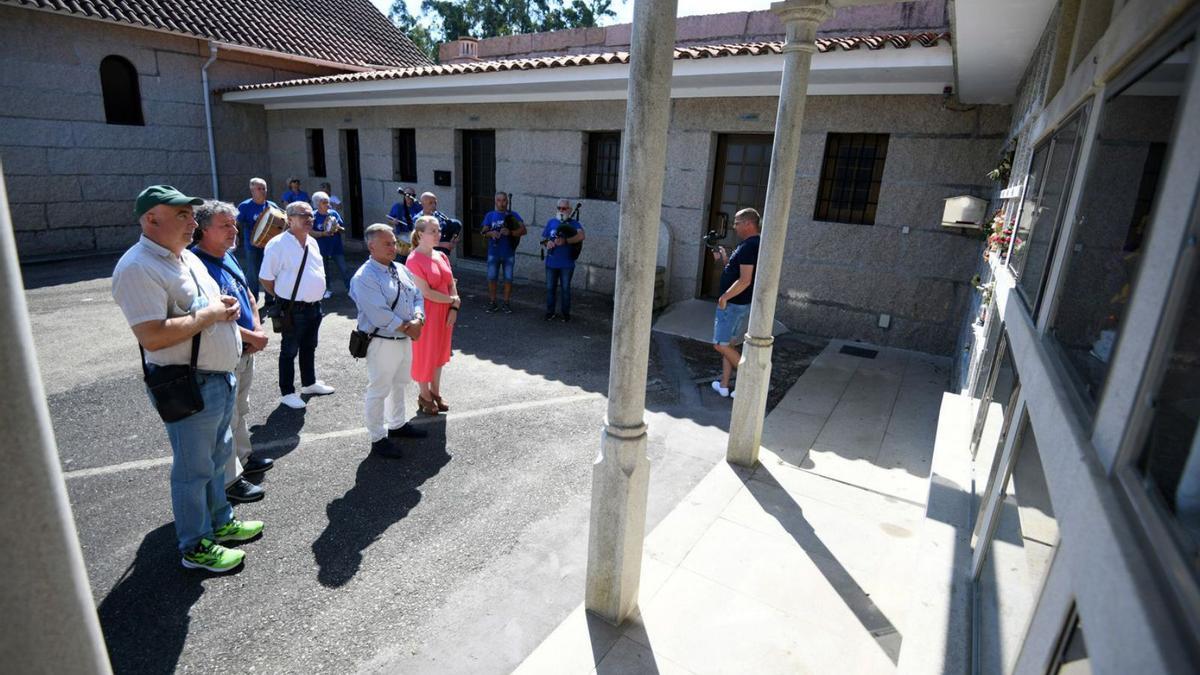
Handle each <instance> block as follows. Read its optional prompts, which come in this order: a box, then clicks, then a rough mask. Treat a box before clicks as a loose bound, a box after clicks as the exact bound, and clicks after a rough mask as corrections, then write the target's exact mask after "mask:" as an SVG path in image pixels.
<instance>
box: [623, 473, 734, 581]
mask: <svg viewBox="0 0 1200 675" xmlns="http://www.w3.org/2000/svg"><path fill="white" fill-rule="evenodd" d="M749 473H750V472H749V471H747V470H746V469H742V468H740V467H735V466H732V465H730V464H726V463H725V462H721V463H719V464H717V465H716V466H715V467H713V469H712V471H710V472H709V473H708V475H707V476H705V477H704V479H703V480H701V481H700V483H699V484H698V485H697V486H696V488H695V489H694V490H692V491H691V492H690V493H688V495H687V496H686V497H684V499H683V501H681V502H680V503H679V505H678V506H676V507H675V508H674V509H673V510H672V511H671V513H670V514H669V515H667V517H666V518H664V519H663V522H662V523H660V524H659V526H658V527H656V528H654V530H653V531H652V532H651V533H650V534H649V535H648V536H647V537H646V543H645V548H644V549H643V550H644V552H645V555H646V556H648V557H651V558H654V559H655V560H657V561H658V562H660V563H663V564H665V565H669V566H671V567H676V566H678V565H679V564H680V563H681V562H683V559H684V558H686V557H687V554H688V552H689V551H691V550H692V547H693V546H695V545H696V542H698V541H700V537H702V536H704V532H705V531H706V530H708V528H709V527H711V526H712V524H713V523H714V522H716V520H717V518H718V517H720V515H721V512H722V511H723V510H724V509H725V506H726V505H727V504H728V503H729V500H730V499H733V497H734V496H735V495H737V494H738V493H739V492H741V491H742V489H743V483H744V480H746V479H747V478H748V476H749Z"/></svg>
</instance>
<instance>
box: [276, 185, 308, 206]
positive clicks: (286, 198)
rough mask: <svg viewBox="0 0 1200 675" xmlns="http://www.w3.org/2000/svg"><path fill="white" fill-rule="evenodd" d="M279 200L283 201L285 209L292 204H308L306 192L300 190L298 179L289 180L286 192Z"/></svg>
mask: <svg viewBox="0 0 1200 675" xmlns="http://www.w3.org/2000/svg"><path fill="white" fill-rule="evenodd" d="M281 199H283V205H284V207H286V206H287V205H288V204H291V203H292V202H304V203H305V204H308V199H309V197H308V193H307V192H305V191H304V190H301V189H300V179H299V178H289V179H288V189H287V192H285V193H283V197H281Z"/></svg>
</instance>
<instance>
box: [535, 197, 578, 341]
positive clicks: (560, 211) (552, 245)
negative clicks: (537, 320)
mask: <svg viewBox="0 0 1200 675" xmlns="http://www.w3.org/2000/svg"><path fill="white" fill-rule="evenodd" d="M556 213H557V215H556V216H555V217H554V218H551V219H550V220H549V221H548V222H547V223H546V227H545V229H543V230H542V246H545V247H546V320H547V321H552V320H554V319H555V318H558V319H559V320H560V321H562V322H563V323H566V322H568V321H570V320H571V277H572V276H574V275H575V258H573V257H572V252H571V249H572V244H581V243H583V239H584V236H585V235H584V233H583V225H582V224H580V222H579V221H578V220H575V219H574V218H572V217H571V202H570V201H568V200H566V199H560V200H558V207H557V211H556ZM562 225H568V226H570V227H573V228H575V234H574V235H572V236H570V237H564V236H561V235H562V234H563V233H560V232H559V231H558V228H559V227H560V226H562ZM559 288H561V289H562V300H561V303H562V305H561V306H562V313H561V314H555V313H554V296H555V292H556V291H557V290H558V289H559Z"/></svg>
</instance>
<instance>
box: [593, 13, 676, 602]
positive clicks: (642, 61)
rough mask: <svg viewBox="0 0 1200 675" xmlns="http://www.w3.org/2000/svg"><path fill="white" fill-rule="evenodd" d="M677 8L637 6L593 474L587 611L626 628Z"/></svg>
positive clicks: (638, 558)
mask: <svg viewBox="0 0 1200 675" xmlns="http://www.w3.org/2000/svg"><path fill="white" fill-rule="evenodd" d="M675 4H676V3H675V0H637V1H636V3H635V4H634V10H633V36H632V40H631V48H630V58H629V88H628V103H627V105H626V107H625V131H624V134H623V135H622V138H621V141H622V143H621V192H620V195H621V207H620V208H621V219H620V234H619V238H618V242H617V275H616V277H617V279H616V292H615V294H614V295H615V297H614V303H615V306H614V309H613V331H612V356H611V357H610V359H609V366H608V414H607V417H606V419H605V425H604V431H603V435H602V437H601V440H600V454H599V456H597V457H596V461H595V463H594V464H593V467H592V510H591V526H590V530H589V532H588V569H587V593H586V599H585V606H586V608H587V609H588V610H589V611H591V612H593V613H594V614H596V615H597V616H600V617H601V618H603V619H605V620H606V621H609V622H610V623H613V624H620V623H621V622H622V621H624V620H625V619H626V618H628V617H629V615H630V614H631V613H632V612H633V611H634V609H635V608H636V607H637V593H638V581H639V579H640V577H641V565H642V540H643V538H644V537H645V531H646V491H647V488H648V483H649V477H650V461H649V459H647V457H646V423H645V407H646V368H647V363H648V360H649V356H650V314H651V311H652V305H653V304H654V268H655V263H656V260H657V257H658V255H657V253H658V223H659V218H660V216H661V213H662V194H663V178H664V175H665V172H666V160H667V125H668V123H669V121H670V104H671V99H670V95H671V69H672V67H673V63H674V54H673V50H674V45H675Z"/></svg>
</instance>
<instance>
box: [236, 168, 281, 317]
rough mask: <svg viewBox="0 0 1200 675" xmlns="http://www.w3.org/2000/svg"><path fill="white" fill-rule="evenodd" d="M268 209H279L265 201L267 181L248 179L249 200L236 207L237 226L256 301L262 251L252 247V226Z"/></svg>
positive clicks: (269, 299) (247, 279) (269, 298)
mask: <svg viewBox="0 0 1200 675" xmlns="http://www.w3.org/2000/svg"><path fill="white" fill-rule="evenodd" d="M268 207H271V208H275V209H279V210H280V211H282V210H283V209H280V208H279V205H278V204H276V203H275V202H273V201H271V200H269V199H267V181H265V180H263V179H261V178H251V179H250V199H247V200H246V201H244V202H242V203H241V204H238V206H237V226H238V229H239V230H241V231H242V262H243V264H244V265H245V269H246V272H248V274H247V275H246V282H247V283H248V284H249V285H250V292H251V293H252V294H253V295H254V299H255V300H258V269H259V268H260V267H262V259H263V249H262V248H261V247H258V246H255V245H254V243H253V242H254V225H255V223H257V222H258V217H259V216H261V215H262V212H263V211H264V210H265V209H267V208H268ZM263 304H264V305H269V304H271V296H270V295H267V297H266V301H265V302H264V303H263Z"/></svg>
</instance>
